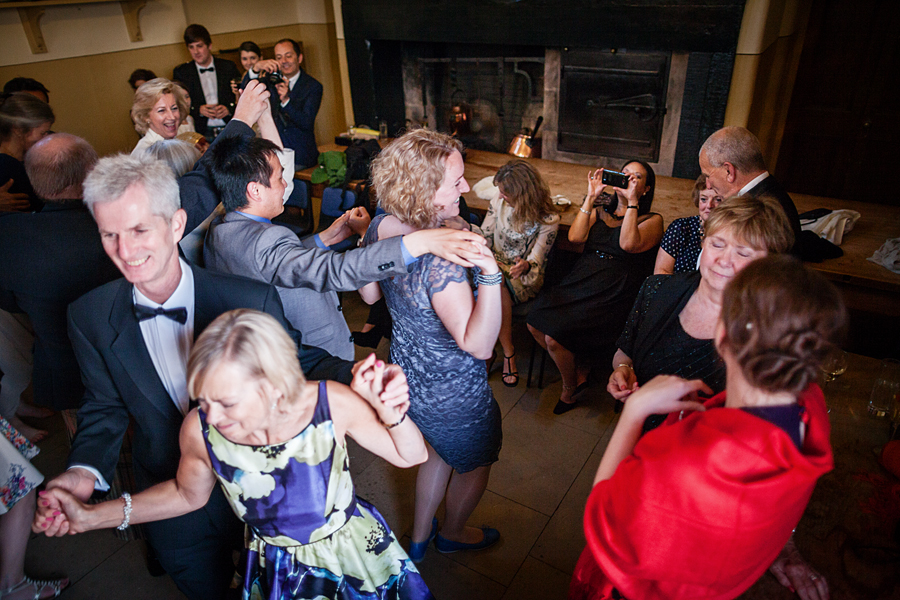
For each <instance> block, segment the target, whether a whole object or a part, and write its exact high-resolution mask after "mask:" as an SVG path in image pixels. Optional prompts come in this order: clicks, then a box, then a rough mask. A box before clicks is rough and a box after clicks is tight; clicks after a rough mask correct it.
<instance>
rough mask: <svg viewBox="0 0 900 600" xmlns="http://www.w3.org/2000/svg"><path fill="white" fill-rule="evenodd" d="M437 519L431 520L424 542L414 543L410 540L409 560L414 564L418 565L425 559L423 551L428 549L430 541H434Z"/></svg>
mask: <svg viewBox="0 0 900 600" xmlns="http://www.w3.org/2000/svg"><path fill="white" fill-rule="evenodd" d="M437 527H438V523H437V517H435V518H433V519H432V520H431V533H429V534H428V539H426V540H425V541H424V542H414V541H412V539H410V541H409V559H410V560H411V561H413V562H414V563H420V562H422V560H423V559H424V558H425V550H427V549H428V544H430V543H431V540H433V539H434V536H436V535H437Z"/></svg>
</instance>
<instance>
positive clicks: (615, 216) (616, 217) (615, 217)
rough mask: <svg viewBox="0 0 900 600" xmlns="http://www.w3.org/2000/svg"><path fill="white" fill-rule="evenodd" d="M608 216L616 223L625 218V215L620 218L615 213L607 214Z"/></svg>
mask: <svg viewBox="0 0 900 600" xmlns="http://www.w3.org/2000/svg"><path fill="white" fill-rule="evenodd" d="M609 216H610V217H612V218H613V219H615V220H616V221H621V220H622V219H624V218H625V215H622V216H621V217H620V216H619V215H617V214H616V213H609Z"/></svg>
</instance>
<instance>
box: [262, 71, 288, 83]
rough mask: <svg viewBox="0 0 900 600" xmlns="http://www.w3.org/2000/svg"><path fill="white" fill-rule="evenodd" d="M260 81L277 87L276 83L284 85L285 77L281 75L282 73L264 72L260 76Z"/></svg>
mask: <svg viewBox="0 0 900 600" xmlns="http://www.w3.org/2000/svg"><path fill="white" fill-rule="evenodd" d="M259 80H260V81H262V82H263V83H265V84H266V85H267V86H268V85H275V84H276V83H283V82H284V76H283V75H282V74H281V71H272V72H271V73H266V72H265V71H263V72H262V73H260V74H259Z"/></svg>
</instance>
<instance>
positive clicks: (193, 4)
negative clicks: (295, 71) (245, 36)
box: [0, 0, 332, 66]
mask: <svg viewBox="0 0 900 600" xmlns="http://www.w3.org/2000/svg"><path fill="white" fill-rule="evenodd" d="M326 1H328V2H330V0H266V1H265V2H259V3H256V2H249V3H248V2H247V1H246V0H217V1H215V2H211V1H204V0H183V2H182V1H181V0H149V1H148V2H147V5H146V6H145V7H144V8H143V10H141V13H140V25H141V33H142V35H143V37H144V39H143V41H141V42H132V41H131V40H129V38H128V32H127V30H126V29H125V19H124V18H123V17H122V9H121V6H120V5H119V3H118V2H108V3H101V4H83V5H63V6H47V7H45V9H44V16H43V18H42V19H41V20H40V26H41V31H42V32H43V35H44V41H45V43H46V44H47V50H48V52H47V53H44V54H32V53H31V48H30V47H29V45H28V39H27V38H26V37H25V31H24V30H23V28H22V24H21V21H20V19H19V12H18V10H16V9H15V8H2V4H0V66H8V65H17V64H28V63H34V62H44V61H50V60H58V59H63V58H73V57H78V56H90V55H95V54H104V53H108V52H121V51H123V50H134V49H138V48H146V47H152V46H161V45H164V44H173V43H180V42H181V39H182V37H181V36H182V34H183V33H184V28H185V27H186V26H187V24H188V23H201V24H203V25H205V26H206V28H207V29H209V31H210V33H212V34H213V35H215V34H220V33H227V32H231V31H244V30H248V29H260V28H265V27H275V26H280V25H292V24H298V23H319V24H320V23H328V22H329V18H330V16H331V14H332V13H331V10H330V7H328V10H326V6H325V3H326Z"/></svg>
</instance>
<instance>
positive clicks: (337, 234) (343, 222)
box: [319, 211, 353, 246]
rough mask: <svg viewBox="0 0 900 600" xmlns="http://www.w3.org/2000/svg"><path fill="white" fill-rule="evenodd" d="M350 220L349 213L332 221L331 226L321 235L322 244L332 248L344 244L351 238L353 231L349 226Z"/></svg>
mask: <svg viewBox="0 0 900 600" xmlns="http://www.w3.org/2000/svg"><path fill="white" fill-rule="evenodd" d="M349 219H350V211H347V212H345V213H344V214H342V215H341V216H339V217H338V218H336V219H335V220H334V221H332V223H331V225H329V226H328V228H327V229H325V231H322V232H320V233H319V239H320V240H322V243H323V244H325V245H326V246H331V245H333V244H338V243H340V242H343V241H344V240H346V239H347V238H348V237H350V235H351V234H352V233H353V231H352V230H351V229H350V226H349V225H348V221H349Z"/></svg>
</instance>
